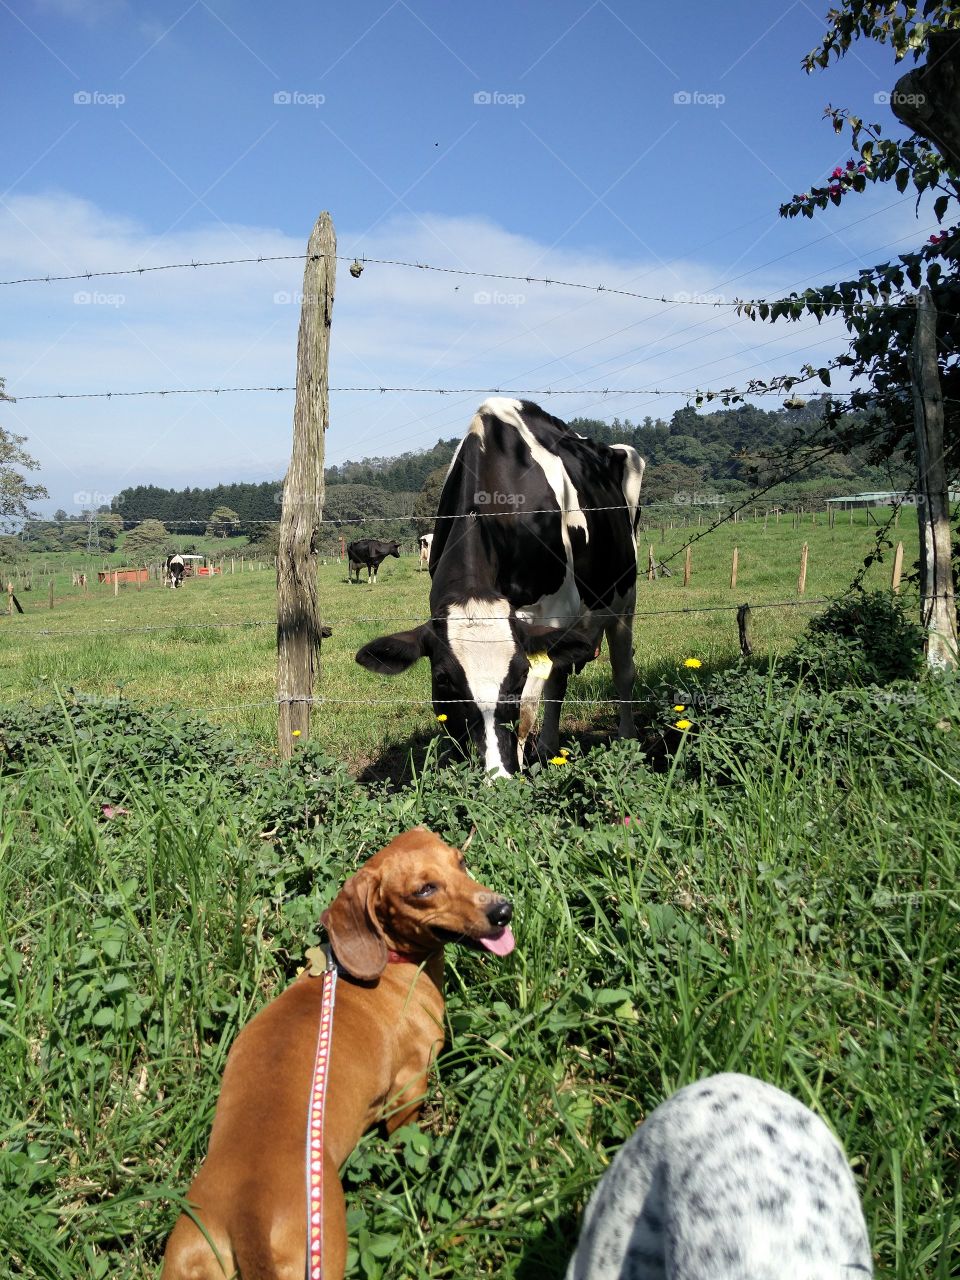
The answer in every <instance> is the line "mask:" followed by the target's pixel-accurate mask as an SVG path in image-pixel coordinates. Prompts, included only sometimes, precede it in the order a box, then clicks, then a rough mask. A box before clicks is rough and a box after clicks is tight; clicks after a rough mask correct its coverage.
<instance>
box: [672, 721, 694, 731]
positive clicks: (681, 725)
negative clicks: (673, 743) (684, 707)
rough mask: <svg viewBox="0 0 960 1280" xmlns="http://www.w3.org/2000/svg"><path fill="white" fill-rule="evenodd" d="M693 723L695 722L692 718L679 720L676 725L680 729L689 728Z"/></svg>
mask: <svg viewBox="0 0 960 1280" xmlns="http://www.w3.org/2000/svg"><path fill="white" fill-rule="evenodd" d="M692 724H693V721H691V720H678V721H677V726H676V727H677V728H678V729H689V728H690V727H691V725H692Z"/></svg>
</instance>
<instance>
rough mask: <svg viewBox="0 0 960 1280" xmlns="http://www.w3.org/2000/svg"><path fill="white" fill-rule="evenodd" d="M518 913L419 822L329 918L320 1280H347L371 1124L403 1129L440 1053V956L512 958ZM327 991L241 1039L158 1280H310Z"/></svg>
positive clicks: (304, 995) (287, 1007)
mask: <svg viewBox="0 0 960 1280" xmlns="http://www.w3.org/2000/svg"><path fill="white" fill-rule="evenodd" d="M512 914H513V909H512V907H511V905H510V903H509V902H508V901H507V900H506V899H505V898H502V897H500V896H499V895H498V894H494V893H491V892H490V891H489V890H488V889H484V888H483V887H482V886H481V885H479V884H477V883H476V881H475V880H471V879H470V877H469V876H468V875H467V872H466V866H465V863H464V860H463V855H462V854H461V853H460V852H459V851H458V850H457V849H451V848H450V847H449V846H448V845H446V844H444V843H443V841H442V840H440V839H439V838H438V837H437V836H435V835H433V834H432V833H431V832H429V831H426V830H424V829H423V828H422V827H417V828H415V829H414V830H413V831H407V832H406V833H405V834H404V835H401V836H398V837H397V838H396V840H393V841H391V843H390V844H388V845H387V847H386V848H385V849H381V850H380V852H379V853H377V854H374V856H373V857H372V858H371V859H370V860H369V861H368V862H367V863H365V864H364V866H363V867H361V869H360V870H359V871H358V872H357V873H356V875H354V876H351V878H350V879H349V880H348V881H347V882H346V884H345V885H344V886H343V888H342V889H341V890H340V893H339V894H338V895H337V897H336V898H335V899H334V901H333V903H332V905H331V906H330V907H329V908H328V909H327V910H326V911H325V912H324V913H323V916H322V917H321V918H322V920H323V923H324V924H325V926H326V928H327V933H328V934H329V937H330V943H331V947H332V951H333V954H334V957H335V958H336V962H337V968H338V970H339V972H340V977H341V980H340V981H339V982H338V983H337V992H336V1007H335V1011H334V1020H333V1044H332V1049H331V1056H330V1064H329V1077H328V1085H327V1106H326V1115H325V1119H324V1127H323V1139H324V1202H323V1222H324V1250H323V1275H324V1280H341V1278H342V1276H343V1271H344V1264H345V1259H346V1252H347V1232H346V1212H345V1208H344V1200H343V1189H342V1188H341V1186H340V1179H339V1177H338V1170H339V1168H340V1166H341V1165H342V1164H343V1162H344V1161H345V1160H346V1159H347V1157H348V1156H349V1155H350V1153H351V1151H352V1150H353V1149H354V1147H355V1146H356V1145H357V1142H358V1141H359V1140H360V1136H361V1134H363V1133H364V1131H365V1130H367V1129H369V1128H370V1127H371V1126H372V1125H374V1124H376V1123H377V1122H378V1121H380V1120H383V1121H385V1123H386V1127H387V1131H388V1132H392V1131H393V1130H394V1129H396V1128H397V1127H398V1126H400V1125H402V1124H405V1123H406V1122H407V1121H409V1120H412V1119H414V1118H415V1117H416V1116H417V1114H418V1112H419V1110H420V1105H421V1102H422V1100H423V1097H424V1093H425V1091H426V1086H427V1075H428V1072H429V1070H430V1065H431V1063H432V1062H433V1059H434V1057H435V1055H436V1053H437V1051H438V1049H439V1048H440V1046H441V1045H442V1043H443V995H442V984H443V947H444V945H445V944H446V943H448V942H464V943H467V944H468V945H473V946H481V947H484V948H486V949H487V950H489V951H492V952H494V953H495V954H496V955H507V954H508V953H509V952H510V951H511V950H512V949H513V935H512V934H511V932H510V929H509V928H508V927H507V926H508V924H509V921H510V918H511V916H512ZM321 986H322V983H321V981H320V980H319V979H318V978H313V977H311V976H310V973H309V972H304V973H303V974H301V975H300V977H299V978H298V979H297V980H296V981H295V982H294V983H292V984H291V986H289V987H288V988H287V989H286V990H285V991H284V992H283V994H282V995H280V996H278V997H277V999H276V1000H274V1001H272V1003H270V1004H269V1005H267V1007H266V1008H265V1009H263V1010H262V1011H261V1012H260V1013H259V1014H257V1016H256V1017H255V1018H254V1019H253V1021H252V1022H250V1023H249V1024H248V1025H247V1026H246V1027H245V1028H244V1029H243V1031H241V1033H240V1035H239V1036H238V1037H237V1040H236V1043H235V1044H234V1045H233V1048H232V1049H231V1050H230V1054H229V1056H228V1058H227V1065H226V1069H225V1070H224V1075H223V1086H222V1088H221V1091H220V1100H219V1102H218V1103H217V1110H216V1114H215V1116H214V1121H213V1132H212V1133H211V1135H210V1146H209V1151H208V1153H207V1158H206V1160H205V1161H204V1163H203V1166H202V1168H201V1169H200V1172H199V1173H198V1174H197V1176H196V1178H195V1179H194V1181H193V1184H192V1185H191V1187H190V1190H189V1192H188V1195H187V1199H188V1201H189V1203H190V1205H191V1206H192V1209H193V1217H191V1216H188V1215H187V1214H185V1213H184V1214H181V1216H180V1218H179V1219H178V1220H177V1223H176V1225H175V1227H174V1229H173V1234H172V1235H171V1237H170V1240H169V1242H168V1244H167V1250H166V1254H165V1256H164V1266H163V1272H162V1280H224V1277H233V1276H238V1277H242V1280H303V1276H304V1270H305V1265H306V1238H307V1222H306V1193H305V1189H304V1188H305V1172H304V1163H305V1151H306V1130H307V1105H308V1098H309V1093H310V1081H311V1075H312V1071H313V1061H314V1052H315V1049H316V1044H317V1029H318V1025H319V1021H318V1020H319V1009H320V995H321ZM197 1223H199V1224H200V1226H199V1227H198V1225H197ZM201 1228H202V1229H201ZM218 1255H219V1256H218Z"/></svg>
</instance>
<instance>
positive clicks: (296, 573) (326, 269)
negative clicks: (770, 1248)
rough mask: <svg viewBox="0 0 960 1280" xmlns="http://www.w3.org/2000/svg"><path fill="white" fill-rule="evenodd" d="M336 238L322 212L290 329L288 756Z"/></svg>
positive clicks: (282, 658) (297, 712) (280, 721)
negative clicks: (293, 358) (294, 327)
mask: <svg viewBox="0 0 960 1280" xmlns="http://www.w3.org/2000/svg"><path fill="white" fill-rule="evenodd" d="M336 252H337V238H336V233H335V231H334V227H333V220H332V219H331V217H330V215H329V213H321V215H320V217H319V218H318V219H317V224H316V226H315V227H314V228H313V232H312V234H311V236H310V241H309V244H308V245H307V263H306V266H305V268H304V272H303V305H302V306H301V309H300V332H299V335H298V337H297V396H296V402H295V405H294V410H293V448H292V451H291V454H290V466H289V468H288V470H287V475H286V479H285V480H284V483H283V506H282V508H281V514H280V538H279V552H278V555H277V702H278V706H279V715H278V717H277V733H278V740H279V746H280V755H281V758H283V759H288V758H289V757H290V755H291V754H292V753H293V748H294V744H295V741H296V739H297V738H299V740H300V741H301V743H302V742H305V741H306V740H307V738H308V737H309V736H310V708H311V700H312V698H313V673H314V670H315V667H316V664H317V661H318V659H319V655H320V606H319V600H318V598H317V569H316V564H315V561H314V553H315V548H316V539H317V535H318V533H319V531H320V520H321V518H322V515H323V458H324V443H325V433H326V429H327V425H328V423H329V420H330V405H329V378H328V368H327V366H328V360H329V355H330V324H331V320H332V316H333V294H334V285H335V282H336V267H337V262H336V256H335V255H336Z"/></svg>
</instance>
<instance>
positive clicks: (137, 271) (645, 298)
mask: <svg viewBox="0 0 960 1280" xmlns="http://www.w3.org/2000/svg"><path fill="white" fill-rule="evenodd" d="M926 254H927V256H928V257H930V258H931V259H935V258H937V257H939V256H940V255H939V253H934V252H933V251H931V250H930V249H927V250H926ZM324 256H326V255H322V254H307V253H280V254H262V255H259V256H256V257H249V258H217V259H206V260H199V261H198V260H190V261H189V262H167V263H160V264H158V265H156V266H150V267H141V266H137V267H119V268H114V269H110V270H101V271H75V272H72V273H68V274H63V275H42V276H21V277H19V278H18V279H11V280H0V287H8V286H11V285H21V284H54V283H57V282H63V281H74V280H95V279H102V278H104V277H107V276H145V275H149V274H152V273H155V272H159V271H198V270H202V269H204V268H210V267H234V266H250V265H263V264H266V263H269V262H303V263H304V264H306V263H307V262H308V261H309V262H317V261H319V260H320V258H321V257H324ZM331 256H332V257H333V259H334V260H335V261H336V262H348V263H349V264H350V266H351V268H352V270H351V275H354V276H355V278H356V277H359V276H360V275H361V273H362V272H363V270H364V268H365V267H368V266H383V267H400V268H403V269H405V270H412V271H428V272H435V273H437V274H439V275H448V276H461V277H464V278H469V279H476V280H504V281H508V282H510V283H512V284H528V285H529V284H540V285H544V286H545V287H550V286H552V287H554V288H558V289H579V290H582V291H585V292H587V293H594V294H608V295H610V296H612V297H621V298H633V299H636V300H637V301H640V302H656V303H658V304H660V305H664V304H668V305H675V306H693V307H712V308H714V309H718V308H723V307H731V308H736V307H740V306H743V305H747V306H754V307H758V306H770V305H772V304H773V302H774V301H779V299H769V298H749V299H740V298H731V299H729V300H727V299H726V298H717V297H715V296H711V291H710V290H706V289H704V290H702V291H700V292H697V291H691V292H686V291H678V292H677V293H676V294H674V295H673V297H668V296H667V295H666V294H650V293H638V292H636V291H635V290H632V289H618V288H616V287H615V286H613V285H607V284H604V283H602V282H598V283H596V284H592V283H588V282H586V281H583V280H560V279H557V278H554V277H551V276H534V275H525V274H517V273H515V272H507V271H492V270H470V269H468V268H466V267H445V266H437V265H436V264H433V263H429V262H410V261H405V260H402V259H398V258H374V257H367V256H366V255H365V254H361V255H359V256H356V255H350V254H339V253H338V254H333V255H331ZM788 297H790V295H788ZM797 301H798V302H800V303H802V304H803V305H804V306H805V307H809V308H811V309H814V310H816V309H826V308H828V307H829V309H832V310H840V311H851V312H853V311H857V312H870V311H884V310H890V309H903V308H905V307H912V306H913V302H912V301H911V299H910V298H909V297H906V296H905V297H903V298H900V299H892V298H884V299H879V300H876V301H871V302H843V301H837V302H833V303H830V304H827V303H817V302H816V301H815V300H813V301H811V300H808V299H806V298H803V299H801V298H797Z"/></svg>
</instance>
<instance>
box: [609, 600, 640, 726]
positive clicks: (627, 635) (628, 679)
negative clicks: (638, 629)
mask: <svg viewBox="0 0 960 1280" xmlns="http://www.w3.org/2000/svg"><path fill="white" fill-rule="evenodd" d="M606 634H607V644H608V645H609V648H610V666H611V667H612V668H613V683H614V684H615V685H616V689H617V697H618V698H619V699H620V737H621V738H632V737H633V736H634V734H635V733H636V729H635V727H634V723H633V683H634V680H635V679H636V675H637V670H636V667H635V666H634V664H633V613H632V612H631V613H627V614H621V615H620V616H619V617H616V618H613V619H612V620H611V621H610V622H608V623H607V626H606Z"/></svg>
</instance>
